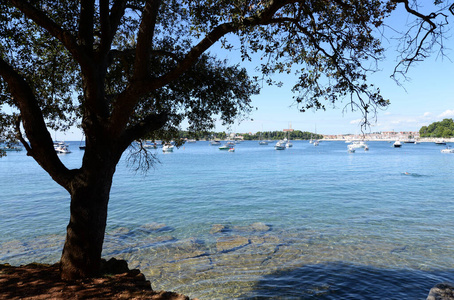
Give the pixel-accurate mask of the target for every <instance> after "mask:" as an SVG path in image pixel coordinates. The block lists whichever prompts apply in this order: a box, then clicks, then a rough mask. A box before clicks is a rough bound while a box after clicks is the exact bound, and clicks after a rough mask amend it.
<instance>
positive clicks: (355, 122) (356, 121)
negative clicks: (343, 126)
mask: <svg viewBox="0 0 454 300" xmlns="http://www.w3.org/2000/svg"><path fill="white" fill-rule="evenodd" d="M363 121H364V119H356V120H351V121H350V124H354V125H355V124H360V123H361V122H363Z"/></svg>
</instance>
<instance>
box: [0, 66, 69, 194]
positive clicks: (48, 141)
mask: <svg viewBox="0 0 454 300" xmlns="http://www.w3.org/2000/svg"><path fill="white" fill-rule="evenodd" d="M0 76H1V77H2V78H3V79H4V80H5V81H6V82H7V83H8V87H9V91H10V92H11V95H12V96H13V98H14V101H16V102H17V104H18V107H19V110H20V112H21V117H22V124H23V126H24V129H25V133H26V135H27V138H28V140H29V142H30V145H29V146H28V147H27V146H26V145H25V144H24V146H25V147H26V149H27V154H28V155H30V156H32V157H33V158H34V159H35V160H36V161H37V162H38V164H39V165H41V167H42V168H43V169H44V170H46V171H47V172H48V173H49V175H50V176H51V177H52V178H53V179H54V180H55V181H56V182H58V183H59V184H60V185H61V186H63V187H64V188H66V189H67V188H68V183H69V180H70V177H71V175H70V172H69V171H68V169H67V168H66V167H65V165H63V164H62V162H61V161H60V159H58V156H57V154H56V152H55V150H54V147H53V141H52V137H51V135H50V133H49V131H48V130H47V127H46V123H45V121H44V117H43V114H42V112H41V109H40V108H39V105H38V101H36V98H35V96H34V93H33V91H32V89H31V87H30V85H29V84H28V83H27V82H26V80H25V78H23V77H22V76H21V75H19V74H18V73H17V72H16V71H15V70H14V69H13V68H12V67H11V66H10V65H9V64H8V63H6V62H5V61H4V60H3V59H1V58H0ZM16 124H17V123H16ZM16 126H17V125H16ZM23 142H24V141H22V143H23Z"/></svg>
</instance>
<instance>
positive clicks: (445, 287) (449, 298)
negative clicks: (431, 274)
mask: <svg viewBox="0 0 454 300" xmlns="http://www.w3.org/2000/svg"><path fill="white" fill-rule="evenodd" d="M427 300H454V287H453V286H452V285H451V284H449V283H439V284H437V285H435V286H434V287H433V288H431V289H430V291H429V295H428V296H427Z"/></svg>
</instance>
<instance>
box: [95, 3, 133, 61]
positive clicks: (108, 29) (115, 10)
mask: <svg viewBox="0 0 454 300" xmlns="http://www.w3.org/2000/svg"><path fill="white" fill-rule="evenodd" d="M126 2H127V1H126V0H116V1H115V2H114V4H113V5H112V9H111V11H110V15H109V1H108V0H103V1H101V3H100V9H101V12H100V15H101V31H102V38H101V53H103V54H106V53H107V52H108V51H109V50H110V48H111V45H112V41H113V38H114V36H115V33H116V32H117V29H118V26H119V25H120V21H121V18H122V17H123V15H124V13H125V9H126Z"/></svg>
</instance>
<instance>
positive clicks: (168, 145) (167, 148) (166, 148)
mask: <svg viewBox="0 0 454 300" xmlns="http://www.w3.org/2000/svg"><path fill="white" fill-rule="evenodd" d="M173 148H174V146H173V145H172V144H171V143H165V144H164V145H162V152H164V153H168V152H173Z"/></svg>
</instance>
